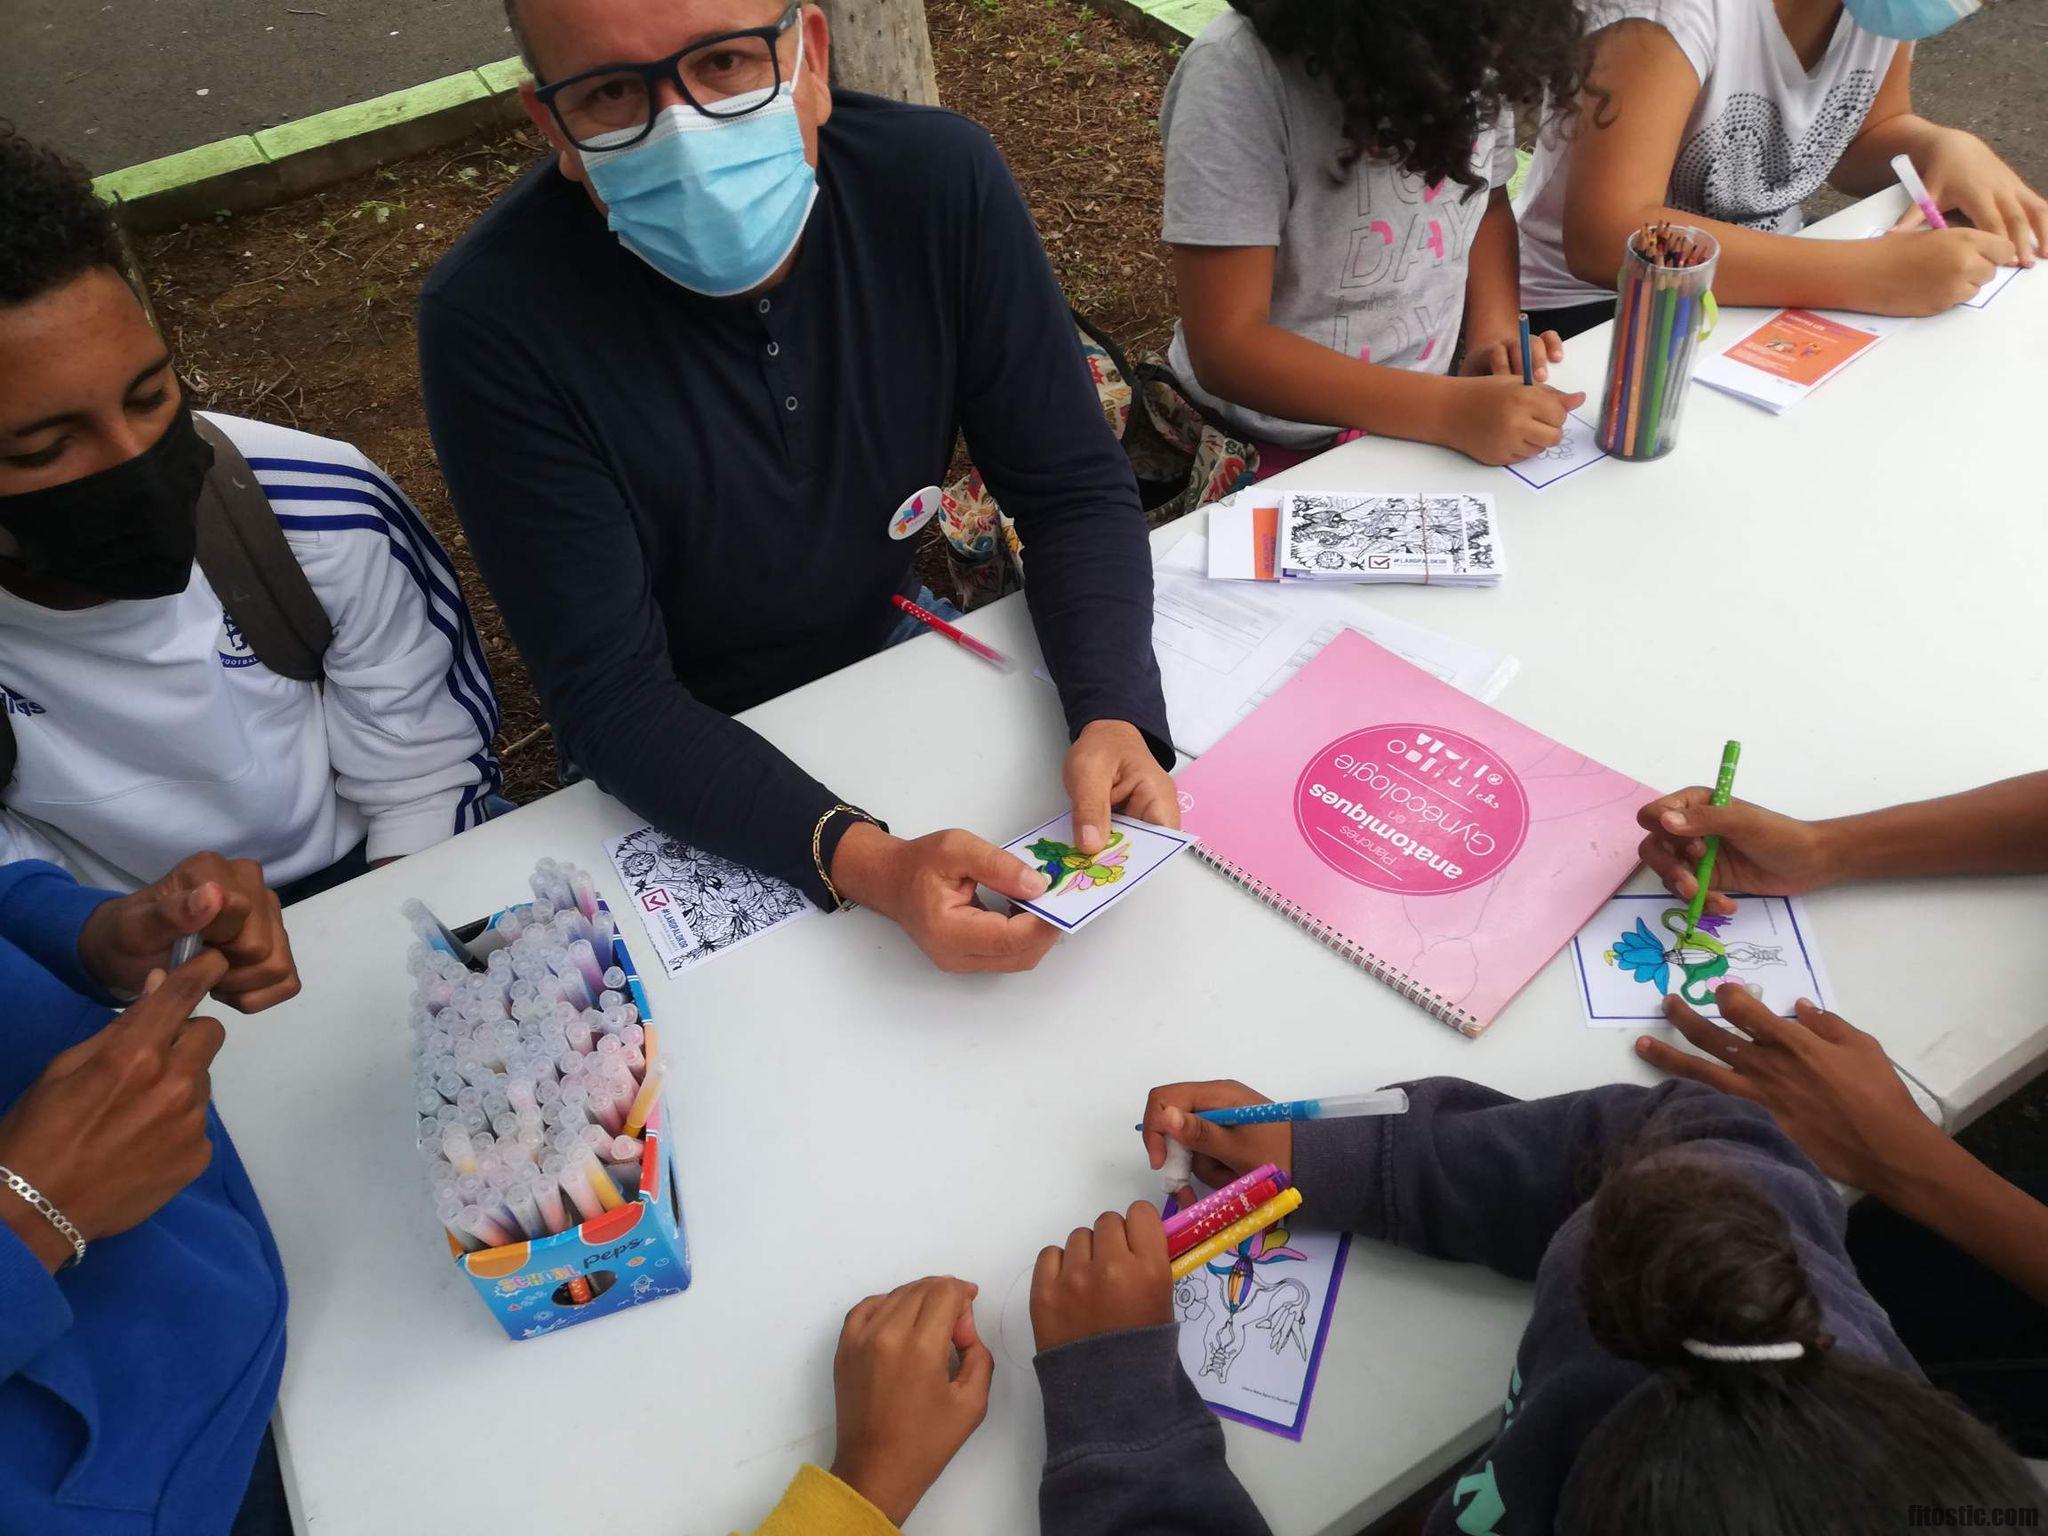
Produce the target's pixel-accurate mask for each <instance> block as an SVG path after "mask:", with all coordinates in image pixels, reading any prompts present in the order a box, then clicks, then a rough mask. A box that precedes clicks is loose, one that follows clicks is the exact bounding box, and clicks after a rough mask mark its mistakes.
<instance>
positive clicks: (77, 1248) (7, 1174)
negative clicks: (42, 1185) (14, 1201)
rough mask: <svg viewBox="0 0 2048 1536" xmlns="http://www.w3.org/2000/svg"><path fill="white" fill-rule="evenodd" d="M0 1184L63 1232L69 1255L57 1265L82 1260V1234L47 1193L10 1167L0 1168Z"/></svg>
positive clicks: (68, 1265) (83, 1240)
mask: <svg viewBox="0 0 2048 1536" xmlns="http://www.w3.org/2000/svg"><path fill="white" fill-rule="evenodd" d="M0 1184H5V1185H6V1186H7V1187H8V1188H9V1189H11V1190H13V1191H14V1192H15V1193H16V1194H17V1195H19V1196H21V1198H22V1199H24V1200H26V1201H27V1202H28V1203H29V1205H30V1206H32V1207H33V1208H34V1209H36V1210H38V1211H41V1212H42V1213H43V1217H44V1219H45V1220H47V1221H48V1222H49V1223H50V1225H51V1226H53V1227H55V1228H56V1229H57V1230H58V1231H59V1232H61V1233H63V1234H64V1241H66V1242H67V1243H69V1244H70V1245H71V1257H70V1258H68V1259H66V1260H65V1261H64V1262H63V1264H62V1265H61V1266H59V1267H60V1268H63V1269H69V1268H70V1267H71V1266H72V1265H74V1264H78V1263H82V1262H83V1261H84V1259H85V1237H84V1235H83V1234H82V1233H80V1232H79V1230H78V1228H76V1227H74V1226H73V1225H71V1219H70V1218H69V1217H68V1216H66V1215H65V1214H64V1213H63V1212H62V1211H60V1210H58V1209H57V1207H56V1206H54V1205H52V1204H51V1203H50V1197H49V1196H48V1195H46V1194H44V1193H43V1192H42V1191H41V1190H40V1189H37V1188H36V1187H35V1185H33V1184H31V1183H29V1181H28V1180H27V1179H24V1178H23V1177H22V1176H21V1175H20V1174H18V1173H16V1172H15V1171H14V1170H13V1169H12V1168H0Z"/></svg>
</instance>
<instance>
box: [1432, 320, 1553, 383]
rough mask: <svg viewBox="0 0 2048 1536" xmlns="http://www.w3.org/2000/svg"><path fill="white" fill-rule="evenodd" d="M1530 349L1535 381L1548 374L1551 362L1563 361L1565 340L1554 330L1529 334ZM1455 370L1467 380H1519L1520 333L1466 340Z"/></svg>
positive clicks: (1520, 370) (1520, 368)
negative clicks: (1490, 338)
mask: <svg viewBox="0 0 2048 1536" xmlns="http://www.w3.org/2000/svg"><path fill="white" fill-rule="evenodd" d="M1529 350H1530V351H1531V352H1532V353H1534V354H1535V357H1534V363H1535V366H1534V368H1533V369H1531V372H1533V373H1534V374H1535V375H1536V382H1537V383H1538V384H1541V383H1542V382H1543V381H1544V380H1545V379H1547V378H1549V377H1550V365H1551V364H1552V363H1561V362H1563V361H1564V342H1563V340H1562V339H1561V338H1560V337H1559V336H1558V334H1557V332H1555V331H1544V332H1542V333H1541V334H1540V335H1536V336H1531V337H1530V338H1529ZM1458 372H1459V374H1460V375H1461V376H1463V377H1465V378H1468V379H1486V378H1503V379H1506V378H1513V379H1519V378H1520V377H1521V376H1522V335H1521V332H1520V331H1519V330H1517V331H1514V332H1511V333H1509V334H1508V335H1506V336H1503V337H1501V338H1500V339H1499V340H1497V341H1486V340H1483V339H1468V340H1467V341H1466V343H1465V360H1464V362H1462V363H1460V364H1459V365H1458Z"/></svg>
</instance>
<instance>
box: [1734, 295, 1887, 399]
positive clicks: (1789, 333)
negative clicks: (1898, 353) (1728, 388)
mask: <svg viewBox="0 0 2048 1536" xmlns="http://www.w3.org/2000/svg"><path fill="white" fill-rule="evenodd" d="M1877 340H1878V337H1877V334H1876V333H1875V332H1872V331H1864V330H1858V329H1857V328H1856V327H1854V326H1850V325H1843V324H1842V323H1840V322H1839V321H1836V320H1829V319H1827V318H1825V317H1824V316H1821V315H1816V314H1814V313H1813V312H1812V311H1811V310H1806V309H1781V310H1779V311H1778V313H1777V314H1775V315H1773V316H1771V318H1770V319H1768V320H1766V321H1765V322H1764V323H1763V324H1762V325H1760V326H1758V327H1757V328H1756V329H1755V330H1753V331H1751V332H1750V333H1749V334H1748V335H1747V336H1745V337H1743V338H1742V340H1740V341H1738V342H1737V343H1735V345H1734V346H1732V347H1730V348H1729V349H1728V352H1727V358H1728V360H1729V361H1730V362H1734V363H1745V364H1747V365H1748V366H1749V367H1751V368H1755V369H1758V370H1759V371H1761V372H1763V373H1767V374H1769V375H1770V376H1771V377H1772V378H1774V379H1784V380H1785V381H1787V382H1788V383H1791V384H1798V385H1803V386H1804V387H1806V388H1808V389H1811V388H1812V387H1813V386H1814V385H1816V384H1818V383H1820V382H1821V380H1823V379H1825V378H1826V377H1827V376H1828V375H1829V374H1831V373H1833V372H1834V371H1835V370H1836V369H1837V368H1839V367H1841V366H1842V365H1843V364H1844V363H1846V362H1848V361H1849V360H1850V359H1851V358H1853V357H1855V356H1856V355H1857V354H1858V353H1859V352H1862V351H1863V350H1864V349H1865V348H1867V347H1870V346H1872V345H1874V344H1875V343H1876V342H1877Z"/></svg>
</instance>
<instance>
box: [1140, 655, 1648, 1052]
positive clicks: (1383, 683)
mask: <svg viewBox="0 0 2048 1536" xmlns="http://www.w3.org/2000/svg"><path fill="white" fill-rule="evenodd" d="M1180 792H1181V793H1180V799H1181V811H1182V826H1183V827H1184V828H1185V829H1186V830H1187V831H1189V832H1192V833H1194V835H1195V838H1196V844H1195V852H1196V853H1198V854H1199V855H1201V857H1202V858H1204V859H1206V860H1207V861H1208V862H1209V863H1211V864H1213V865H1215V866H1216V868H1218V869H1220V870H1221V871H1222V872H1223V873H1224V874H1226V875H1228V876H1229V877H1230V878H1231V879H1232V880H1234V881H1236V882H1237V883H1238V884H1239V885H1242V886H1243V887H1244V888H1245V889H1246V890H1248V891H1250V892H1251V893H1252V894H1253V895H1255V896H1257V897H1258V898H1259V899H1260V900H1261V901H1263V902H1264V903H1265V904H1266V905H1267V906H1269V907H1272V908H1273V909H1274V910H1275V911H1277V912H1279V913H1281V914H1282V915H1283V916H1285V917H1286V918H1288V919H1289V920H1290V921H1292V922H1294V923H1296V924H1298V925H1299V926H1301V927H1302V928H1304V929H1306V930H1307V931H1308V932H1309V934H1310V935H1311V936H1313V937H1314V938H1317V939H1320V940H1321V941H1322V942H1323V943H1325V944H1327V945H1329V946H1330V948H1332V949H1334V950H1336V951H1337V952H1338V953H1340V954H1342V955H1343V956H1344V957H1345V958H1346V959H1348V960H1350V961H1351V962H1352V963H1353V964H1355V965H1357V966H1359V967H1361V968H1362V969H1364V970H1366V971H1368V972H1370V973H1371V974H1372V975H1374V976H1376V977H1378V978H1379V979H1380V980H1381V981H1384V982H1386V983H1387V984H1388V985H1389V986H1392V987H1393V988H1395V989H1396V990H1397V991H1399V992H1400V993H1401V994H1402V995H1403V996H1405V997H1407V998H1409V999H1410V1000H1411V1001H1413V1002H1415V1003H1417V1004H1419V1005H1420V1006H1421V1007H1422V1008H1424V1009H1425V1010H1426V1011H1428V1012H1429V1013H1431V1014H1434V1015H1435V1016H1436V1017H1437V1018H1439V1019H1442V1020H1443V1021H1444V1022H1445V1023H1447V1024H1451V1025H1454V1026H1456V1027H1457V1028H1458V1029H1459V1030H1460V1031H1462V1032H1463V1033H1465V1034H1467V1035H1477V1034H1479V1033H1481V1032H1482V1031H1484V1030H1485V1029H1486V1027H1487V1026H1488V1025H1490V1024H1491V1023H1492V1022H1493V1021H1494V1019H1495V1018H1497V1017H1498V1016H1499V1014H1500V1011H1501V1010H1502V1009H1503V1008H1505V1007H1506V1006H1507V1004H1508V1001H1509V999H1511V998H1513V997H1514V995H1515V994H1516V993H1517V992H1519V991H1521V990H1522V988H1523V987H1524V986H1526V985H1527V984H1528V982H1529V978H1530V977H1532V976H1534V975H1535V974H1536V973H1537V972H1538V971H1539V970H1541V969H1542V968H1543V966H1544V964H1545V962H1547V961H1548V960H1549V959H1550V958H1551V957H1552V956H1553V955H1555V954H1556V953H1557V952H1558V951H1559V950H1561V949H1562V948H1564V946H1565V945H1566V943H1568V942H1569V941H1570V940H1571V937H1572V935H1573V934H1575V933H1577V932H1578V931H1579V929H1580V927H1581V926H1583V925H1584V923H1585V922H1586V920H1587V919H1588V918H1590V917H1591V916H1592V915H1593V913H1594V911H1595V910H1597V909H1598V908H1599V906H1600V904H1601V903H1602V902H1604V901H1605V900H1606V899H1607V898H1608V897H1609V896H1611V895H1613V894H1614V891H1615V889H1616V887H1618V886H1619V885H1620V884H1621V883H1622V881H1624V880H1626V879H1627V878H1628V876H1629V874H1630V873H1631V872H1632V871H1633V870H1634V869H1635V867H1636V848H1637V846H1638V845H1639V844H1640V843H1641V841H1642V832H1641V830H1640V829H1639V828H1638V827H1637V826H1636V820H1635V813H1636V810H1637V808H1638V807H1640V806H1642V805H1643V804H1645V803H1646V802H1648V801H1650V800H1654V799H1655V798H1656V797H1657V791H1655V790H1653V789H1651V788H1650V787H1649V786H1648V785H1646V784H1639V783H1637V782H1636V781H1635V780H1634V779H1631V778H1628V777H1627V776H1626V775H1624V774H1619V773H1616V772H1614V771H1613V770H1612V769H1609V768H1603V767H1602V766H1601V765H1600V764H1598V763H1596V762H1594V761H1592V760H1591V759H1590V758H1586V757H1582V756H1580V755H1579V754H1578V753H1576V752H1573V751H1570V750H1569V749H1567V748H1565V747H1561V746H1559V745H1558V744H1557V743H1556V742H1554V741H1551V740H1549V739H1548V738H1547V737H1545V736H1542V735H1540V734H1538V733H1537V732H1535V731H1532V730H1530V729H1528V727H1526V726H1523V725H1518V724H1516V722H1514V721H1513V720H1510V719H1509V718H1508V717H1507V716H1506V715H1503V714H1501V713H1499V712H1498V711H1497V710H1492V709H1489V708H1487V707H1486V706H1485V705H1484V704H1481V703H1480V702H1479V701H1478V700H1476V699H1473V698H1470V697H1468V696H1467V695H1465V694H1463V693H1460V692H1459V691H1458V690H1457V689H1455V688H1452V687H1450V686H1449V685H1448V684H1445V683H1440V682H1438V681H1437V680H1436V679H1435V678H1433V677H1431V676H1430V675H1429V674H1428V673H1426V672H1423V671H1420V670H1419V669H1417V668H1415V667H1413V666H1410V665H1409V664H1408V663H1407V662H1405V661H1403V660H1402V659H1401V658H1400V657H1398V656H1396V655H1394V654H1393V653H1392V652H1391V651H1387V650H1383V649H1381V648H1380V647H1379V646H1377V645H1375V644H1373V643H1372V641H1370V640H1368V639H1366V638H1365V637H1364V636H1363V635H1361V634H1358V633H1357V632H1356V631H1353V630H1345V631H1344V632H1342V633H1341V634H1339V635H1338V636H1337V638H1336V639H1334V640H1332V641H1331V642H1330V643H1329V645H1327V646H1326V647H1324V649H1323V650H1322V652H1321V653H1320V654H1318V655H1317V656H1316V658H1315V659H1314V660H1313V661H1311V662H1310V663H1309V664H1308V665H1307V666H1305V667H1303V668H1302V669H1301V671H1300V673H1299V674H1297V675H1296V676H1295V677H1294V679H1293V680H1292V681H1290V682H1289V683H1287V684H1286V686H1284V687H1283V688H1281V689H1280V691H1279V692H1278V693H1276V694H1274V695H1273V697H1272V698H1270V699H1268V700H1267V701H1266V702H1265V703H1264V704H1262V705H1260V706H1259V708H1258V709H1257V710H1256V711H1254V712H1253V713H1252V715H1251V716H1249V717H1248V718H1247V719H1246V720H1244V721H1243V723H1241V724H1240V725H1238V726H1237V727H1236V728H1235V729H1234V730H1232V731H1231V732H1230V734H1229V735H1227V736H1225V737H1224V738H1223V739H1222V740H1221V741H1220V742H1218V743H1217V744H1216V745H1215V746H1214V747H1212V748H1210V749H1209V750H1208V751H1207V752H1205V753H1203V754H1202V756H1201V757H1200V758H1198V759H1197V760H1196V761H1195V764H1194V766H1193V767H1191V768H1189V769H1187V770H1186V771H1185V772H1183V773H1182V774H1181V775H1180Z"/></svg>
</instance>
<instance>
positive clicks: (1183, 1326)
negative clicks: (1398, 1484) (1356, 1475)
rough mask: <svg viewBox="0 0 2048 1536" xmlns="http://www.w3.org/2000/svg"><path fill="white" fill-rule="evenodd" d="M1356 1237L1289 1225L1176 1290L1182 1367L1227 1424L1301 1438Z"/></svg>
mask: <svg viewBox="0 0 2048 1536" xmlns="http://www.w3.org/2000/svg"><path fill="white" fill-rule="evenodd" d="M1349 1246H1350V1237H1349V1235H1348V1234H1345V1233H1337V1232H1303V1231H1299V1230H1296V1229H1294V1228H1292V1227H1290V1226H1287V1225H1285V1224H1283V1225H1282V1226H1279V1227H1275V1228H1272V1229H1270V1230H1268V1231H1266V1232H1262V1233H1260V1234H1259V1235H1258V1236H1256V1237H1254V1238H1252V1239H1251V1240H1250V1241H1249V1242H1246V1243H1243V1244H1240V1245H1239V1246H1238V1247H1237V1248H1236V1249H1234V1250H1232V1251H1231V1252H1229V1253H1226V1254H1224V1255H1222V1256H1221V1257H1219V1258H1217V1259H1215V1260H1213V1261H1212V1262H1211V1263H1210V1264H1208V1265H1206V1266H1204V1267H1203V1268H1201V1269H1198V1270H1196V1271H1195V1272H1194V1273H1193V1274H1191V1275H1189V1276H1188V1277H1187V1278H1186V1279H1185V1280H1182V1281H1179V1282H1178V1283H1176V1284H1175V1286H1174V1288H1173V1315H1174V1316H1175V1317H1176V1318H1178V1319H1179V1320H1180V1362H1181V1365H1182V1366H1183V1367H1184V1368H1185V1369H1186V1370H1187V1373H1188V1380H1190V1381H1192V1382H1193V1383H1194V1384H1195V1390H1196V1391H1197V1392H1199V1393H1201V1394H1202V1401H1204V1402H1206V1403H1207V1404H1208V1405H1209V1406H1210V1407H1211V1408H1213V1409H1215V1410H1216V1411H1217V1412H1218V1413H1220V1414H1222V1415H1224V1416H1225V1417H1227V1418H1232V1419H1236V1420H1238V1421H1239V1422H1240V1423H1243V1424H1251V1425H1254V1426H1256V1427H1257V1428H1260V1429H1266V1430H1271V1431H1272V1432H1273V1433H1275V1434H1280V1435H1285V1436H1287V1438H1288V1439H1290V1440H1299V1439H1300V1438H1301V1430H1302V1425H1303V1424H1304V1423H1305V1422H1306V1420H1307V1418H1308V1406H1309V1397H1310V1394H1311V1393H1312V1392H1313V1391H1314V1389H1315V1381H1316V1372H1317V1370H1318V1368H1319V1367H1320V1366H1321V1364H1322V1358H1323V1343H1324V1341H1325V1339H1326V1338H1327V1336H1328V1333H1329V1317H1330V1308H1331V1306H1332V1305H1333V1304H1334V1303H1335V1301H1336V1299H1337V1286H1338V1284H1339V1282H1340V1281H1341V1280H1342V1279H1343V1276H1344V1256H1345V1254H1346V1252H1347V1251H1348V1249H1349Z"/></svg>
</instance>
